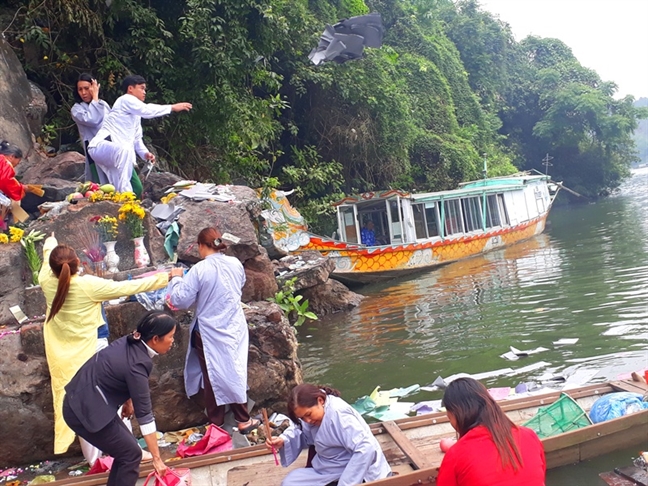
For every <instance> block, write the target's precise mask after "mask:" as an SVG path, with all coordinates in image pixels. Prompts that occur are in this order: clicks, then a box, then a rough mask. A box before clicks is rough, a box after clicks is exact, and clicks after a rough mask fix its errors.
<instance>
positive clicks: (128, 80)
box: [121, 74, 146, 94]
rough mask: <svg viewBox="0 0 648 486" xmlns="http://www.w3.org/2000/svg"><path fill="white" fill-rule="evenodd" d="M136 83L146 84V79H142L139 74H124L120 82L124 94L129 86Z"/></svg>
mask: <svg viewBox="0 0 648 486" xmlns="http://www.w3.org/2000/svg"><path fill="white" fill-rule="evenodd" d="M138 84H146V79H144V78H143V77H142V76H140V75H139V74H131V75H130V76H126V77H125V78H124V80H123V81H122V84H121V89H122V91H123V92H124V94H126V93H127V92H128V87H129V86H137V85H138Z"/></svg>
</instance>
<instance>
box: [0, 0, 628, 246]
mask: <svg viewBox="0 0 648 486" xmlns="http://www.w3.org/2000/svg"><path fill="white" fill-rule="evenodd" d="M370 11H378V12H380V13H381V14H382V16H383V19H384V24H385V28H386V30H385V38H384V45H383V47H382V48H380V49H367V50H366V55H365V58H364V59H363V60H359V61H353V62H347V63H345V64H341V65H339V64H335V63H330V64H325V65H320V66H313V65H312V64H311V63H310V62H309V60H308V57H307V56H308V53H309V51H310V50H311V49H312V48H313V47H314V46H316V45H317V42H318V39H319V36H320V34H321V32H322V31H323V29H324V26H325V25H326V24H327V23H329V24H332V23H334V22H336V21H337V20H339V19H341V18H345V17H349V16H353V15H361V14H364V13H367V12H370ZM0 29H2V31H3V32H4V34H5V36H6V38H7V39H8V40H9V41H10V42H11V44H12V46H13V47H14V48H15V49H16V52H17V53H18V54H19V55H20V56H21V58H22V60H23V63H24V66H25V69H26V71H27V73H28V76H29V77H30V79H32V80H33V81H35V82H36V83H37V84H38V85H40V86H41V87H42V88H43V89H44V91H45V93H46V96H47V100H48V103H49V106H50V112H49V113H50V114H49V119H48V120H47V126H48V137H49V139H50V143H52V144H54V145H57V146H64V145H69V144H72V143H74V142H75V141H76V139H77V134H76V128H75V126H74V124H73V123H72V122H71V120H70V117H69V110H70V108H71V105H72V103H73V98H72V93H73V90H74V86H75V81H76V78H77V77H78V74H79V73H80V72H84V71H88V70H90V71H92V72H93V73H94V74H95V75H96V76H97V78H98V79H99V82H100V83H101V85H102V96H103V97H104V98H105V99H106V100H107V101H108V102H113V101H114V100H115V99H116V98H117V96H119V94H120V93H119V89H118V88H119V82H120V80H121V79H122V78H123V77H124V76H125V75H126V74H129V73H137V74H141V75H143V76H145V77H146V78H147V80H148V87H149V93H148V99H149V101H151V102H157V103H169V102H174V101H191V102H192V103H193V104H194V110H192V112H190V113H188V114H181V115H179V116H173V117H166V118H163V119H158V120H155V121H148V122H146V123H145V126H146V131H145V136H146V138H147V143H149V144H150V145H152V146H153V147H155V149H156V150H157V151H158V153H159V154H160V157H159V158H160V159H161V160H163V161H164V162H165V163H166V164H167V165H168V166H169V167H171V169H172V170H174V171H176V172H178V173H180V174H182V175H184V176H187V177H192V178H200V179H202V180H212V181H215V182H232V181H236V182H245V183H248V184H251V185H262V184H263V183H264V182H263V181H268V180H271V179H272V180H273V181H274V180H278V182H277V184H278V185H279V187H282V188H284V189H291V188H295V189H296V192H295V196H294V197H295V200H294V202H295V203H296V205H297V206H298V207H299V208H300V209H301V210H302V211H303V213H304V214H305V215H306V216H307V218H308V219H309V220H310V221H311V223H312V225H313V227H314V228H315V229H316V230H317V231H320V232H324V233H328V232H329V230H330V228H329V226H328V222H330V221H332V219H331V218H330V214H331V213H330V212H331V207H330V205H329V204H330V202H331V201H332V200H334V199H335V198H337V197H339V196H340V195H341V194H342V193H343V192H347V193H348V192H360V191H366V190H373V189H385V188H388V187H394V188H400V189H405V190H441V189H449V188H452V187H454V186H455V185H456V184H457V183H458V182H461V181H464V180H467V179H473V178H477V177H480V174H481V167H482V160H483V158H484V157H486V158H487V159H488V164H489V175H502V174H507V173H511V172H514V171H515V170H517V169H518V168H520V169H530V168H537V169H541V170H542V169H543V167H542V165H541V160H542V158H543V157H544V155H545V154H546V153H551V155H552V156H553V157H554V160H553V162H554V164H555V165H554V167H553V168H552V175H554V176H555V177H557V178H559V179H563V180H564V181H565V183H566V184H567V185H569V186H574V188H575V189H577V190H581V191H583V192H585V193H587V194H590V195H592V194H600V193H604V192H606V191H609V190H610V189H613V188H614V187H616V186H617V185H618V184H619V183H620V181H621V180H622V178H623V177H624V176H625V174H626V171H627V168H628V167H629V165H630V163H631V162H632V161H633V160H635V148H634V145H633V142H632V138H631V134H632V131H633V130H634V128H635V127H636V123H637V115H638V113H639V112H637V111H636V108H634V107H633V106H632V100H631V99H630V98H628V99H624V100H614V98H613V94H614V91H615V86H614V85H613V84H611V83H603V82H602V81H601V80H600V79H599V77H598V75H597V74H596V73H595V72H593V71H591V70H589V69H586V68H584V67H582V66H581V65H580V64H579V63H578V61H577V60H576V59H575V58H574V56H573V54H572V52H571V50H570V49H569V48H568V47H567V46H565V45H564V44H563V43H562V42H560V41H558V40H555V39H537V38H528V39H525V40H524V41H522V42H520V43H517V42H515V41H514V39H513V37H512V35H511V32H510V29H509V28H508V26H506V25H505V24H503V23H502V22H500V21H499V20H498V19H496V18H494V17H493V16H492V15H491V14H489V13H487V12H484V11H483V10H481V8H480V6H479V4H478V2H477V1H476V0H459V1H457V2H453V1H452V0H146V1H144V0H112V1H111V0H66V1H63V2H62V1H59V0H9V3H8V5H7V6H5V7H2V8H0Z"/></svg>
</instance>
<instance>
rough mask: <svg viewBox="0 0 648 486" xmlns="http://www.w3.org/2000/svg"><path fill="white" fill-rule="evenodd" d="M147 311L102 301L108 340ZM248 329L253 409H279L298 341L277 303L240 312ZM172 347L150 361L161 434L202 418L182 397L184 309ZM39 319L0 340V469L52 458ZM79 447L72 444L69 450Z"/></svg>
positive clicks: (295, 376) (297, 369) (294, 372)
mask: <svg viewBox="0 0 648 486" xmlns="http://www.w3.org/2000/svg"><path fill="white" fill-rule="evenodd" d="M145 312H146V310H145V309H144V308H143V307H142V306H141V305H140V304H138V303H136V302H127V303H124V304H118V305H111V306H107V308H106V313H107V316H108V321H109V323H110V333H111V336H110V337H111V340H113V339H117V338H119V337H121V336H123V335H126V334H128V333H130V332H131V331H133V330H134V329H135V327H136V325H137V322H138V321H139V320H140V318H141V317H142V315H144V313H145ZM245 316H246V319H247V320H248V326H249V332H250V350H249V354H248V385H249V388H250V389H249V391H248V395H249V396H250V398H252V399H253V400H254V401H255V402H256V404H257V407H269V408H273V409H276V410H285V406H286V404H285V401H286V396H287V394H288V391H289V390H290V389H291V388H292V387H293V386H295V385H297V384H299V383H301V381H302V375H301V366H300V364H299V360H298V358H297V339H296V337H295V332H294V328H293V327H292V326H291V325H290V324H288V322H287V320H286V318H285V317H284V316H283V313H282V311H281V309H279V307H278V306H277V305H276V304H271V303H270V302H252V303H250V306H249V307H248V308H247V309H246V310H245ZM175 317H176V319H177V321H178V323H179V326H178V328H177V331H176V335H175V345H174V346H173V348H172V349H171V351H169V353H167V354H165V355H163V356H159V357H157V358H155V360H154V367H153V372H152V373H151V379H150V387H151V397H152V400H153V410H154V412H155V419H156V423H157V426H158V430H160V431H163V432H166V431H170V430H178V429H182V428H185V427H191V426H195V425H200V424H204V423H206V422H207V418H206V417H205V415H204V413H203V409H204V406H203V404H202V400H201V397H200V396H196V397H191V398H187V396H186V394H185V389H184V379H183V370H184V359H185V354H186V350H187V345H188V341H189V340H188V337H189V324H190V323H191V320H192V317H193V315H192V313H191V312H190V311H182V312H176V313H175ZM42 326H43V324H42V322H41V323H34V324H27V325H25V326H23V327H22V329H21V331H20V334H9V335H6V336H4V337H3V338H2V340H1V341H0V437H3V438H16V440H13V439H12V440H3V441H0V469H1V468H3V467H6V466H9V465H15V464H24V463H27V462H34V461H42V460H45V459H49V458H52V457H53V453H52V452H53V442H54V434H53V430H54V422H53V409H52V394H51V386H50V381H49V371H48V368H47V362H46V359H45V355H44V353H45V350H44V343H43V335H42ZM74 453H78V448H77V447H76V446H74V447H73V448H71V450H70V454H74Z"/></svg>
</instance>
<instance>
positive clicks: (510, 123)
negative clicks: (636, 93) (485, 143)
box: [502, 37, 640, 196]
mask: <svg viewBox="0 0 648 486" xmlns="http://www.w3.org/2000/svg"><path fill="white" fill-rule="evenodd" d="M518 48H519V51H520V56H519V61H518V62H520V63H522V64H523V66H524V68H523V69H518V73H523V76H521V77H520V80H519V82H518V83H517V87H516V88H514V89H513V90H511V91H510V92H509V96H510V100H509V101H508V102H507V106H506V111H505V113H503V115H502V119H503V120H504V126H503V127H504V131H506V132H508V135H509V143H510V145H511V147H514V148H516V149H517V150H518V151H519V153H520V154H521V155H523V159H522V160H524V162H523V164H522V165H520V167H521V168H535V169H538V170H544V168H543V167H542V159H543V157H544V156H545V155H546V154H547V153H550V154H551V155H552V156H553V157H554V158H553V160H552V164H553V167H552V168H551V174H552V175H553V176H554V177H555V178H557V179H558V180H564V181H565V183H566V184H567V185H568V186H570V187H572V188H573V189H575V190H577V191H578V192H580V193H582V194H585V195H588V196H598V195H601V194H605V193H608V192H609V191H610V190H612V189H615V188H616V187H618V186H619V184H620V183H621V181H622V180H623V178H624V177H626V176H627V175H628V169H629V167H630V165H631V163H632V162H634V161H635V160H636V152H635V148H634V142H633V140H632V133H633V131H634V129H635V128H636V126H637V116H638V115H639V114H640V113H639V112H638V111H637V110H636V109H635V108H634V107H633V106H632V102H633V100H632V98H631V97H626V98H624V99H622V100H615V99H614V97H613V95H614V93H615V91H616V86H615V85H614V84H613V83H609V82H603V81H602V80H601V79H600V77H599V76H598V75H597V74H596V73H595V72H594V71H592V70H590V69H587V68H584V67H583V66H581V65H580V63H579V62H578V60H577V59H576V58H575V57H574V55H573V54H572V52H571V49H569V47H567V46H566V45H565V44H564V43H562V42H561V41H559V40H557V39H541V38H537V37H528V38H526V39H524V40H523V41H522V42H521V43H520V44H519V46H518Z"/></svg>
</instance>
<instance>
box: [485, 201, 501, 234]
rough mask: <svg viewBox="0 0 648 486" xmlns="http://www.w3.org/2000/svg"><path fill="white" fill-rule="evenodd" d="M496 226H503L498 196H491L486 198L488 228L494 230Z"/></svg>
mask: <svg viewBox="0 0 648 486" xmlns="http://www.w3.org/2000/svg"><path fill="white" fill-rule="evenodd" d="M495 226H502V222H501V220H500V215H499V209H498V207H497V195H495V194H491V195H490V196H488V197H487V198H486V227H487V228H493V227H495Z"/></svg>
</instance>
